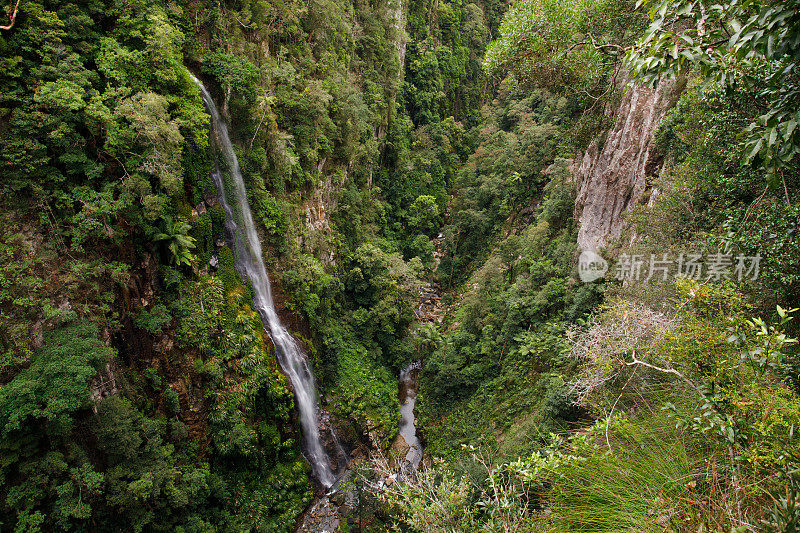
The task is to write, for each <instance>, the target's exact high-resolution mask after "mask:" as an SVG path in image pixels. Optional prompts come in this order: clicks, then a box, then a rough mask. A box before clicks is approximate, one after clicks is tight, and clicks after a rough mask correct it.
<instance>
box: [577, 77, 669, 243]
mask: <svg viewBox="0 0 800 533" xmlns="http://www.w3.org/2000/svg"><path fill="white" fill-rule="evenodd" d="M683 86H684V83H683V82H682V81H679V82H672V81H662V82H661V83H660V84H659V85H658V87H657V88H656V89H655V90H651V89H648V88H645V87H641V86H638V85H634V86H633V87H629V88H628V89H627V91H626V92H625V94H623V96H622V101H621V102H620V104H619V107H618V108H617V109H616V110H614V109H607V113H608V114H610V116H615V117H616V123H615V124H614V126H613V127H612V128H611V130H610V131H609V132H608V133H607V135H606V137H605V142H602V137H598V138H596V139H595V140H594V141H592V143H591V144H590V145H589V148H588V149H587V150H586V152H585V153H584V155H583V157H582V158H581V159H579V160H577V161H576V163H575V164H574V166H573V169H572V170H573V179H574V181H575V185H576V189H577V198H576V201H575V218H576V220H578V221H579V224H580V227H579V230H578V245H579V246H580V248H581V249H582V250H598V249H599V248H602V247H605V246H607V245H608V244H609V243H610V241H611V240H613V238H614V237H617V236H619V235H620V233H621V232H622V229H623V227H624V225H625V211H626V210H627V209H628V208H629V207H630V206H632V205H635V204H636V203H638V202H640V201H641V199H642V197H643V193H644V192H645V190H647V188H648V180H647V178H648V176H653V175H655V174H656V173H657V172H658V170H659V167H660V165H661V157H660V156H659V154H657V153H655V151H654V144H655V141H654V133H655V131H656V129H657V128H658V126H659V124H661V121H662V120H663V119H664V117H665V116H666V114H667V112H668V111H669V109H670V108H671V107H672V106H673V105H674V104H675V102H676V101H677V97H678V96H679V95H680V92H681V90H682V89H683Z"/></svg>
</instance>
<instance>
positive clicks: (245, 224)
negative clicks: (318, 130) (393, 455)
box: [190, 74, 334, 488]
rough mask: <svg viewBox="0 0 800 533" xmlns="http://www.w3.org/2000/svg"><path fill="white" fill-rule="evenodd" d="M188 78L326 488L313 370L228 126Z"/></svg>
mask: <svg viewBox="0 0 800 533" xmlns="http://www.w3.org/2000/svg"><path fill="white" fill-rule="evenodd" d="M190 76H191V74H190ZM192 79H193V80H194V82H195V83H196V84H197V86H198V87H199V88H200V93H201V94H202V96H203V102H204V103H205V105H206V107H207V108H208V111H209V113H210V114H211V139H212V145H213V147H214V149H215V151H216V152H217V154H216V158H215V169H214V172H213V173H212V177H213V179H214V185H215V186H216V188H217V194H218V195H219V201H220V204H221V205H222V208H223V209H224V210H225V230H226V237H227V238H228V239H229V244H230V245H231V248H232V250H233V253H234V263H235V266H236V269H237V271H238V272H239V274H240V275H241V276H243V277H244V276H247V277H248V278H249V279H250V283H251V284H252V286H253V291H254V293H255V295H254V296H253V304H254V305H255V307H256V309H257V310H258V312H259V314H260V315H261V320H262V322H263V323H264V328H265V329H266V330H267V331H268V332H269V334H270V336H271V337H272V342H273V344H274V345H275V352H276V353H277V354H278V361H279V363H280V365H281V368H282V369H283V371H284V372H285V373H286V375H287V376H288V377H289V380H290V381H291V382H292V386H293V387H294V393H295V397H296V398H297V407H298V411H299V413H300V424H301V426H302V437H303V448H304V450H305V453H306V456H307V459H308V462H309V463H310V464H311V469H312V471H313V474H314V477H315V478H316V479H317V480H318V481H319V482H320V483H321V484H322V485H324V486H325V488H328V487H330V486H331V485H333V482H334V475H333V472H332V471H331V467H330V464H329V461H328V456H327V454H326V453H325V450H324V448H323V447H322V442H321V440H320V435H319V420H318V411H319V406H318V404H317V389H316V386H315V384H314V374H312V372H311V369H310V368H309V366H308V359H307V358H306V355H305V354H304V353H303V351H302V350H301V349H300V346H299V345H298V344H297V342H296V341H295V340H294V338H293V337H292V336H291V335H290V334H289V332H288V331H287V330H286V328H285V327H284V325H283V324H282V323H281V320H280V318H279V317H278V313H277V312H276V311H275V304H274V302H273V301H272V290H271V288H270V283H269V277H268V276H267V270H266V268H265V267H264V260H263V256H262V252H261V242H260V241H259V239H258V234H257V233H256V228H255V224H253V215H252V213H251V212H250V206H249V204H248V202H247V193H246V192H245V187H244V180H243V179H242V173H241V170H240V169H239V161H238V159H237V158H236V154H235V153H234V151H233V145H232V144H231V141H230V138H229V137H228V128H227V126H226V125H225V122H223V121H222V119H221V118H220V116H219V112H218V111H217V108H216V106H215V105H214V100H213V99H212V98H211V95H210V94H209V93H208V91H207V90H206V88H205V87H204V86H203V84H202V83H201V82H200V80H198V79H197V78H195V77H194V76H192ZM221 166H222V169H220V167H221Z"/></svg>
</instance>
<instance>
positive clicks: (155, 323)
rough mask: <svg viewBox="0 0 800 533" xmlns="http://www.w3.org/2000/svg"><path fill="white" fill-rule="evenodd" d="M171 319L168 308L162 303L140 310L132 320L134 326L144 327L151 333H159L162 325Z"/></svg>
mask: <svg viewBox="0 0 800 533" xmlns="http://www.w3.org/2000/svg"><path fill="white" fill-rule="evenodd" d="M170 320H172V316H171V315H170V314H169V309H167V306H165V305H164V304H156V305H154V306H153V307H152V309H149V310H142V312H140V313H139V316H137V317H136V319H135V320H134V324H136V327H139V328H142V329H145V330H147V331H149V332H150V333H152V334H154V335H155V334H157V333H161V331H162V329H163V328H164V326H165V325H166V324H167V323H169V321H170Z"/></svg>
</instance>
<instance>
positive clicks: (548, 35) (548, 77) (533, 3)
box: [483, 0, 642, 96]
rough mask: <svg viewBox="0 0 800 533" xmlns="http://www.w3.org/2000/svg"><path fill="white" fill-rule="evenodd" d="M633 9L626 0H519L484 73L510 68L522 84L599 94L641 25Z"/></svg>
mask: <svg viewBox="0 0 800 533" xmlns="http://www.w3.org/2000/svg"><path fill="white" fill-rule="evenodd" d="M632 7H633V6H632V5H631V3H630V2H627V1H625V0H621V1H618V0H582V1H574V2H560V1H558V0H522V1H520V2H516V3H514V5H513V7H512V8H511V9H510V10H509V11H508V12H507V13H506V14H505V15H504V16H503V22H502V24H501V25H500V38H499V39H497V40H495V41H494V42H492V43H490V44H489V46H488V47H487V49H486V57H485V59H484V64H483V66H484V69H485V70H486V71H487V72H488V73H498V72H501V71H506V70H507V71H509V72H510V73H511V74H512V75H513V76H514V77H515V78H516V80H517V81H518V82H521V83H533V84H534V85H537V86H539V87H544V88H547V89H549V90H552V91H554V92H558V93H564V92H573V93H582V92H583V91H584V90H585V91H586V92H587V93H589V94H591V95H594V96H597V95H598V94H600V93H602V92H603V91H604V90H605V83H604V82H605V80H606V77H607V74H608V72H609V70H610V68H609V67H613V66H615V65H616V64H617V62H618V59H619V58H621V57H622V56H623V55H624V46H625V43H626V42H628V41H630V40H632V36H633V35H635V32H636V29H637V28H638V27H639V26H640V20H641V19H642V17H641V15H640V14H639V13H637V12H636V10H635V9H632Z"/></svg>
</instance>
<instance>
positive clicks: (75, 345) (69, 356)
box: [0, 322, 112, 438]
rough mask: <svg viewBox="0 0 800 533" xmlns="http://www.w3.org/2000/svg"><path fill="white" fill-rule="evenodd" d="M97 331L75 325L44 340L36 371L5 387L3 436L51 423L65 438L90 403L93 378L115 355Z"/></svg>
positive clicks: (0, 396)
mask: <svg viewBox="0 0 800 533" xmlns="http://www.w3.org/2000/svg"><path fill="white" fill-rule="evenodd" d="M97 333H98V331H97V327H96V326H95V325H94V324H90V323H86V322H84V323H75V324H71V325H68V326H64V327H60V328H58V329H56V330H54V331H52V332H50V333H47V334H46V335H45V337H44V344H43V345H42V347H41V348H40V349H39V350H38V351H37V352H36V353H35V354H34V356H33V362H32V363H31V366H30V367H29V368H27V369H25V370H23V371H22V372H20V373H19V374H18V375H17V376H16V377H15V378H14V379H13V380H12V381H11V382H10V383H8V384H7V385H5V386H3V387H2V388H0V435H2V436H3V438H7V437H8V436H9V435H10V434H12V433H13V432H16V431H29V430H30V428H31V424H33V423H45V424H47V425H48V426H50V427H51V428H52V429H53V430H54V433H62V432H64V431H65V430H67V429H68V428H69V427H70V425H71V423H72V416H73V414H74V413H75V412H76V411H78V410H79V409H81V408H83V407H86V406H87V404H88V403H89V379H90V378H91V377H92V376H94V375H95V373H96V372H97V369H98V368H99V366H100V364H101V363H102V362H104V361H105V360H106V359H107V358H108V357H109V356H110V355H111V353H112V349H111V348H108V347H107V346H105V345H104V344H103V342H102V341H101V340H100V339H99V338H98V336H97Z"/></svg>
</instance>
